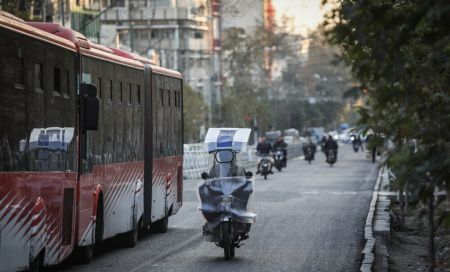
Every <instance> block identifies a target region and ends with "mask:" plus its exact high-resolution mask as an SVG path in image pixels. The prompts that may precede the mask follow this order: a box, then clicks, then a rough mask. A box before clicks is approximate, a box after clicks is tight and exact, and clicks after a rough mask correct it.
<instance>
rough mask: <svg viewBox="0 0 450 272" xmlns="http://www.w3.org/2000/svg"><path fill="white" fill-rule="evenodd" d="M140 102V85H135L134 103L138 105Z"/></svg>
mask: <svg viewBox="0 0 450 272" xmlns="http://www.w3.org/2000/svg"><path fill="white" fill-rule="evenodd" d="M140 104H141V86H140V85H137V89H136V105H140Z"/></svg>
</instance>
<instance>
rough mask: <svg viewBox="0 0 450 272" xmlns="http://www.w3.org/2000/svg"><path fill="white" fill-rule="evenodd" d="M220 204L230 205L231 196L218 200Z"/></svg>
mask: <svg viewBox="0 0 450 272" xmlns="http://www.w3.org/2000/svg"><path fill="white" fill-rule="evenodd" d="M220 204H221V205H223V206H229V205H231V196H223V197H221V198H220Z"/></svg>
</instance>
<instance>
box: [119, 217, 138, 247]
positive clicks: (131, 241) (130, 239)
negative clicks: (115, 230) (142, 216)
mask: <svg viewBox="0 0 450 272" xmlns="http://www.w3.org/2000/svg"><path fill="white" fill-rule="evenodd" d="M140 222H141V220H139V223H138V224H135V225H134V226H133V229H132V230H130V231H129V232H127V233H124V234H123V237H122V239H123V243H122V244H123V246H124V247H128V248H133V247H135V246H136V245H137V243H138V238H139V226H140V225H141V223H140Z"/></svg>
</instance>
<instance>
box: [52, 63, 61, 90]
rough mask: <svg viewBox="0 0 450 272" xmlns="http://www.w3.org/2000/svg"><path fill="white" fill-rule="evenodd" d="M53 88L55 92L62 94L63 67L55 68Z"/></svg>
mask: <svg viewBox="0 0 450 272" xmlns="http://www.w3.org/2000/svg"><path fill="white" fill-rule="evenodd" d="M53 90H54V94H57V95H60V94H61V69H59V68H56V67H55V68H53Z"/></svg>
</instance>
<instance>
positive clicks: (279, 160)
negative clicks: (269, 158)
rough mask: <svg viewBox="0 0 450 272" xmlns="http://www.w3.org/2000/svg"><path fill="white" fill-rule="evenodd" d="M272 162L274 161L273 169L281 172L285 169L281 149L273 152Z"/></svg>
mask: <svg viewBox="0 0 450 272" xmlns="http://www.w3.org/2000/svg"><path fill="white" fill-rule="evenodd" d="M274 160H275V168H276V169H277V170H278V171H279V172H281V169H283V167H286V165H285V164H284V152H283V150H281V149H277V151H276V152H275V155H274Z"/></svg>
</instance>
